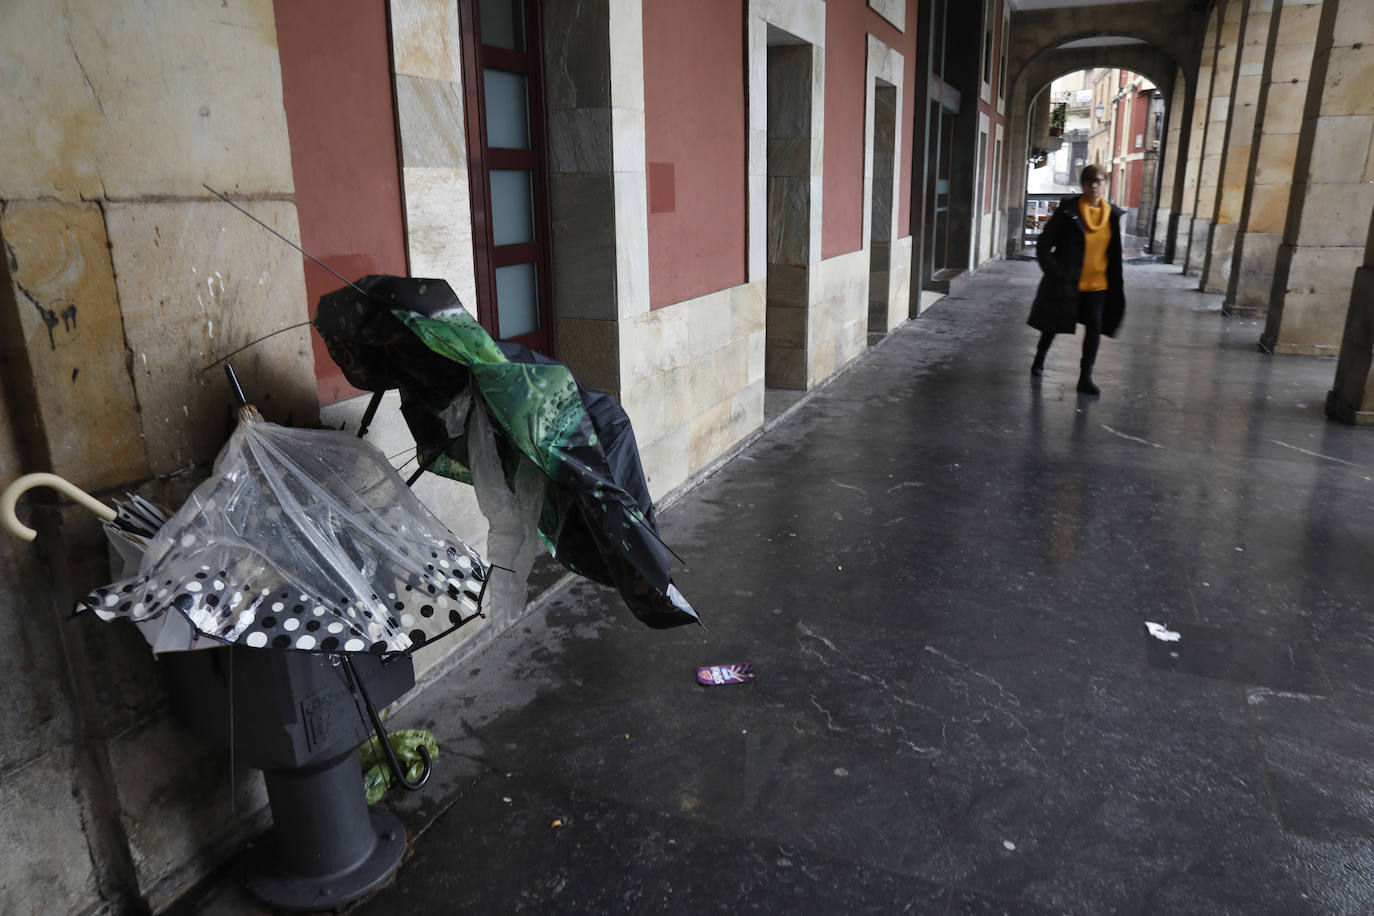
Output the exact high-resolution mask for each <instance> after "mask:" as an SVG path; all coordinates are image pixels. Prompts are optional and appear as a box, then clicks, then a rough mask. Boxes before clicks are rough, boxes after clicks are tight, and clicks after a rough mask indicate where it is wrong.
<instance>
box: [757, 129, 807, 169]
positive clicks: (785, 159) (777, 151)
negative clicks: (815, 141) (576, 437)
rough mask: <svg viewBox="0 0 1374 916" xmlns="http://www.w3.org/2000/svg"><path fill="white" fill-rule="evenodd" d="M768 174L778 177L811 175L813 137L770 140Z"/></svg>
mask: <svg viewBox="0 0 1374 916" xmlns="http://www.w3.org/2000/svg"><path fill="white" fill-rule="evenodd" d="M766 149H767V174H768V175H771V176H773V177H776V178H810V177H811V138H810V137H801V138H793V139H787V138H781V137H779V138H775V139H773V140H768V141H767V143H766Z"/></svg>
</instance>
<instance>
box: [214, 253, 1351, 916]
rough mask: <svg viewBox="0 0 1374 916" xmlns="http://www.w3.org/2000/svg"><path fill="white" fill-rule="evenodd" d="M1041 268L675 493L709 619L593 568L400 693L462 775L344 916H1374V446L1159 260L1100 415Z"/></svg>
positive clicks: (983, 279)
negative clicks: (376, 886) (597, 583)
mask: <svg viewBox="0 0 1374 916" xmlns="http://www.w3.org/2000/svg"><path fill="white" fill-rule="evenodd" d="M1037 276H1038V270H1037V268H1036V266H1035V265H1034V264H1033V263H1025V262H1017V261H1009V262H996V263H993V264H990V265H988V266H986V267H985V268H983V269H981V270H980V271H978V273H977V274H976V275H974V276H973V277H972V278H970V280H969V282H968V284H967V286H965V287H964V288H963V290H962V291H961V292H960V293H959V297H958V298H957V299H954V298H950V299H945V300H943V301H942V302H940V303H939V304H938V305H937V306H935V307H934V308H933V309H932V310H931V311H930V312H928V313H927V314H926V315H924V316H923V317H921V318H920V319H918V320H915V321H911V322H909V323H908V324H906V325H905V326H904V327H903V328H901V329H900V330H899V331H897V332H896V333H895V334H893V335H891V336H890V337H889V338H888V339H887V340H886V341H884V342H883V343H882V344H881V345H880V346H878V347H876V348H875V349H874V350H872V351H871V352H869V353H868V354H867V355H866V356H865V357H864V358H863V359H861V360H860V361H859V362H858V363H857V364H856V365H854V366H853V367H852V368H850V369H849V370H848V371H847V372H845V373H843V374H842V375H840V376H839V377H838V378H836V379H834V380H833V382H832V383H831V384H829V385H828V386H826V387H824V388H822V389H821V390H819V391H818V392H815V393H814V394H813V395H812V396H810V397H808V398H806V399H803V400H802V401H801V402H799V403H798V404H797V405H796V406H795V407H794V408H792V409H791V410H790V411H789V412H787V413H785V414H784V415H783V416H782V417H781V419H780V420H779V421H778V422H777V423H776V424H775V425H773V426H772V427H771V428H770V429H768V430H767V431H766V432H765V433H764V434H763V435H762V436H761V437H760V438H759V439H757V440H756V441H755V442H753V443H752V444H751V445H750V446H749V447H747V448H746V449H745V450H744V451H743V452H742V453H741V454H739V455H738V456H737V457H736V458H734V459H733V460H732V461H730V462H728V463H727V464H725V465H724V466H723V467H721V468H720V469H719V470H718V471H717V472H716V473H715V474H714V475H712V476H710V477H708V478H707V479H705V480H704V481H703V482H701V483H700V485H699V486H697V487H696V488H695V489H693V490H691V491H690V492H688V493H686V494H685V495H684V496H682V497H681V498H680V499H679V500H678V501H677V502H676V503H675V504H673V505H671V506H669V507H668V508H667V509H666V510H664V511H663V513H662V518H661V522H662V527H663V528H664V530H665V536H666V538H667V540H668V542H669V543H670V544H672V545H673V546H674V548H675V549H676V550H677V552H678V553H679V554H681V555H682V556H683V557H684V558H685V559H686V560H687V561H688V562H690V563H691V564H692V565H691V569H690V570H688V571H685V572H682V573H681V574H680V576H679V577H678V581H679V585H680V586H681V587H682V589H683V591H684V593H686V594H687V595H688V596H689V597H690V598H691V600H692V601H693V602H694V604H695V605H696V607H697V608H698V609H699V610H700V611H701V612H702V617H703V618H704V619H705V620H706V621H707V623H708V624H709V626H710V630H709V631H708V632H701V631H689V630H676V631H668V632H653V631H649V630H646V629H644V628H643V627H640V626H639V625H638V624H636V623H635V621H634V620H633V618H632V617H631V616H630V615H629V613H628V612H627V611H625V610H624V608H623V607H620V606H618V601H617V598H616V595H615V593H614V592H612V591H610V590H608V589H601V588H598V587H594V586H591V585H587V584H576V585H572V586H571V587H565V588H563V589H561V590H556V591H554V592H553V593H551V594H547V595H545V596H544V597H543V598H542V599H540V601H539V602H538V603H537V605H536V607H535V609H534V610H533V611H532V612H531V613H530V615H529V616H528V617H527V619H526V620H525V621H524V623H523V624H522V625H519V626H517V627H516V631H515V632H512V633H510V634H508V635H507V637H506V638H503V639H500V640H498V641H497V642H496V643H495V645H493V646H492V647H490V648H489V649H487V650H485V651H484V652H482V653H481V654H479V655H478V656H477V657H475V658H472V659H471V660H469V661H468V662H467V663H465V664H464V665H462V666H460V667H459V668H457V669H456V670H454V671H452V672H451V673H450V674H448V675H447V676H446V677H445V678H444V679H443V680H442V681H441V682H439V683H438V684H436V685H434V687H432V688H431V689H429V690H428V691H426V692H425V693H424V694H423V695H422V696H421V697H420V699H419V700H417V701H416V702H415V703H413V704H411V705H410V706H408V707H406V708H405V709H403V710H401V711H400V713H398V714H397V715H396V716H395V718H394V719H393V721H392V725H393V726H394V727H406V726H423V727H427V728H430V729H432V730H434V731H435V732H436V734H437V737H438V740H439V744H440V748H441V753H442V756H441V757H440V758H439V760H438V762H437V770H436V774H435V778H434V779H433V780H432V782H431V785H430V786H429V787H428V788H427V789H426V790H425V791H424V792H422V793H420V794H419V796H418V797H412V798H408V799H402V798H398V797H389V798H388V800H387V801H386V802H384V804H389V805H392V806H393V810H397V811H398V812H399V813H401V815H402V817H403V819H404V820H406V822H407V824H408V826H409V827H410V830H411V836H412V840H413V844H414V852H413V855H412V856H411V858H410V859H409V860H408V861H407V863H406V864H405V865H404V866H403V867H402V870H401V872H400V875H399V878H398V880H397V881H396V883H395V884H393V885H392V886H391V887H389V888H387V889H385V890H383V891H382V892H380V893H379V894H378V895H377V896H376V897H374V898H373V899H372V900H370V901H367V902H365V903H363V904H362V905H361V906H359V907H356V908H355V909H354V912H356V913H359V914H369V916H370V914H396V913H420V912H428V913H454V912H463V913H693V912H695V913H700V912H740V911H750V912H761V913H816V914H836V913H898V912H911V913H961V914H963V913H977V914H984V913H1017V914H1021V913H1074V914H1102V913H1152V914H1159V913H1209V914H1215V913H1238V914H1241V913H1243V914H1259V913H1283V914H1295V913H1323V914H1329V913H1360V912H1369V910H1370V908H1371V906H1374V775H1371V770H1370V760H1371V759H1374V616H1371V614H1370V613H1369V596H1370V594H1371V583H1374V482H1371V477H1374V438H1371V437H1372V436H1374V432H1371V431H1370V430H1368V429H1360V428H1354V427H1349V426H1344V425H1341V424H1338V423H1333V422H1328V421H1327V420H1326V419H1325V418H1324V416H1323V413H1322V401H1323V398H1324V396H1325V394H1326V391H1327V389H1328V388H1329V387H1330V384H1331V380H1332V374H1333V372H1334V368H1335V362H1334V360H1318V359H1308V358H1298V357H1267V356H1264V355H1262V354H1260V353H1259V352H1258V351H1257V348H1256V341H1257V340H1258V338H1259V334H1260V331H1261V330H1262V327H1261V323H1260V322H1258V321H1255V320H1248V319H1238V318H1233V319H1224V318H1222V317H1221V315H1220V313H1219V309H1220V304H1221V300H1220V297H1219V296H1208V295H1203V294H1199V293H1197V292H1195V291H1194V290H1195V288H1196V284H1197V281H1196V279H1193V278H1185V277H1182V276H1180V275H1179V273H1178V270H1177V268H1175V267H1172V266H1169V265H1162V264H1147V265H1132V266H1128V267H1127V277H1126V280H1127V289H1128V297H1129V302H1130V305H1129V307H1128V310H1127V316H1126V323H1125V326H1124V328H1123V330H1122V333H1121V335H1120V337H1119V338H1118V339H1116V340H1105V341H1104V342H1103V346H1102V352H1101V356H1100V358H1099V365H1098V370H1097V380H1098V382H1099V384H1100V385H1101V386H1102V389H1103V396H1102V397H1101V399H1097V400H1094V399H1083V398H1080V397H1078V396H1077V395H1075V394H1074V391H1073V386H1074V382H1075V379H1076V372H1077V359H1078V353H1077V346H1078V342H1079V341H1078V339H1075V340H1073V341H1072V342H1071V341H1069V340H1066V339H1062V338H1061V340H1060V341H1059V344H1058V346H1057V347H1056V349H1055V350H1053V351H1052V352H1051V354H1050V365H1049V371H1048V372H1047V374H1046V375H1045V377H1044V379H1043V380H1042V381H1040V382H1039V383H1038V384H1033V383H1032V382H1031V381H1030V379H1029V377H1028V374H1027V371H1026V370H1027V368H1028V365H1029V362H1030V358H1031V355H1032V350H1033V345H1034V339H1035V332H1033V331H1031V330H1030V329H1029V328H1027V327H1025V325H1024V323H1023V322H1024V316H1025V312H1026V308H1027V304H1028V302H1029V298H1030V295H1031V292H1032V290H1033V285H1034V282H1035V280H1036V278H1037ZM743 660H751V661H753V662H754V665H755V668H756V670H757V673H758V677H757V680H755V681H754V682H753V683H750V684H748V685H744V686H728V687H714V688H705V687H700V686H697V685H696V684H695V683H694V681H693V672H694V669H695V668H696V667H697V666H698V665H706V664H713V663H729V662H735V661H743ZM234 896H235V895H234V893H233V892H231V891H228V890H225V891H223V892H221V893H220V894H218V895H214V896H212V899H209V900H206V901H204V907H205V909H204V911H205V912H221V911H222V912H229V911H231V908H234V911H238V910H237V906H238V904H237V903H235V902H234V901H233V900H232V899H231V898H233V897H234Z"/></svg>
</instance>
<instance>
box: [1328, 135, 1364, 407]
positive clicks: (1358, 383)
mask: <svg viewBox="0 0 1374 916" xmlns="http://www.w3.org/2000/svg"><path fill="white" fill-rule="evenodd" d="M1369 155H1370V161H1374V145H1371V147H1370V150H1369ZM1371 363H1374V214H1372V215H1371V218H1370V220H1369V238H1368V240H1367V241H1366V242H1365V246H1364V265H1363V266H1362V267H1360V268H1359V269H1358V270H1356V271H1355V282H1354V284H1353V285H1352V287H1351V290H1350V310H1349V311H1347V312H1346V313H1345V333H1344V334H1343V335H1342V336H1341V356H1340V359H1339V361H1337V363H1336V381H1335V385H1334V387H1333V388H1332V389H1331V391H1329V392H1327V395H1326V415H1327V416H1328V417H1332V418H1333V419H1337V420H1341V421H1343V422H1346V423H1358V424H1359V425H1361V426H1374V373H1371V372H1370V366H1371Z"/></svg>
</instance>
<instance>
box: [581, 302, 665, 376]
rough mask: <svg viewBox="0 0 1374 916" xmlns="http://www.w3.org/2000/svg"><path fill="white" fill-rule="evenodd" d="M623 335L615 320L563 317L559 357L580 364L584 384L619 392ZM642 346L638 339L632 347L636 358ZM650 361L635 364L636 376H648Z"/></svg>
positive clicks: (631, 350) (631, 366)
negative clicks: (621, 336) (620, 338)
mask: <svg viewBox="0 0 1374 916" xmlns="http://www.w3.org/2000/svg"><path fill="white" fill-rule="evenodd" d="M650 314H653V313H652V312H651V313H650ZM627 330H628V329H627ZM619 336H620V326H619V324H618V323H617V322H614V321H596V320H592V319H585V318H560V319H558V334H557V340H558V356H559V358H560V359H561V360H562V361H563V362H565V363H567V364H569V365H576V366H577V380H578V381H579V382H581V383H582V384H583V385H586V386H587V387H588V388H595V389H597V390H598V391H606V392H612V393H613V392H617V391H619V390H620V378H621V369H620V356H619V354H620V345H619ZM639 346H640V344H639V342H638V341H636V342H635V343H634V344H632V345H631V346H630V355H631V357H632V358H633V356H634V354H635V353H636V352H637V350H638V349H639ZM647 362H648V361H647V360H645V364H644V365H643V366H642V367H641V368H638V369H636V365H635V364H634V363H631V365H630V367H629V371H630V372H631V374H632V375H633V374H634V373H635V372H636V371H638V372H642V373H643V375H644V377H647V375H648V365H647ZM656 365H657V363H656Z"/></svg>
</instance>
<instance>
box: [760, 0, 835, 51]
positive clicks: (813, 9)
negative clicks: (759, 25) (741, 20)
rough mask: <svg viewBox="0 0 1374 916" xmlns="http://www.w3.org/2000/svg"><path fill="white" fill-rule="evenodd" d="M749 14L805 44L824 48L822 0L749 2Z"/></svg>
mask: <svg viewBox="0 0 1374 916" xmlns="http://www.w3.org/2000/svg"><path fill="white" fill-rule="evenodd" d="M749 13H750V15H751V16H757V17H758V18H760V19H762V20H763V21H764V22H767V23H768V24H769V25H772V26H776V27H778V28H780V29H782V30H783V31H784V32H786V33H787V34H789V35H792V36H794V37H796V38H800V39H801V40H802V41H804V42H806V43H807V44H811V45H815V46H817V47H821V48H823V47H825V3H824V2H822V0H749Z"/></svg>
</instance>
